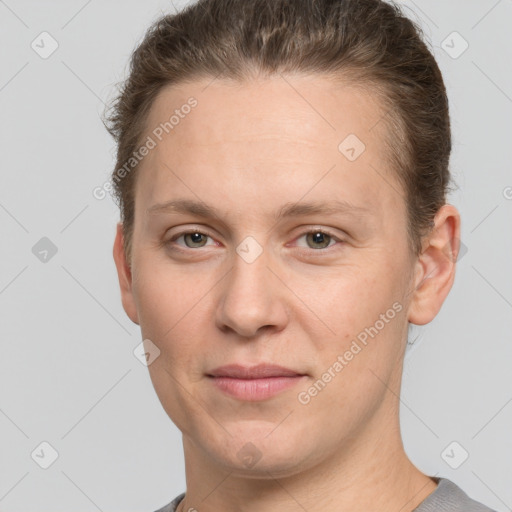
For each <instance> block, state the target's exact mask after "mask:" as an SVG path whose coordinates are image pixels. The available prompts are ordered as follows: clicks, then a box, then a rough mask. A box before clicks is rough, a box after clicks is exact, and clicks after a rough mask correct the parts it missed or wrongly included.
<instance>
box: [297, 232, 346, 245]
mask: <svg viewBox="0 0 512 512" xmlns="http://www.w3.org/2000/svg"><path fill="white" fill-rule="evenodd" d="M302 237H306V244H308V245H307V246H306V247H307V248H309V249H314V250H318V249H325V248H327V247H332V246H333V245H335V243H336V242H342V240H340V239H339V238H337V237H335V236H334V235H333V234H331V233H329V232H327V231H324V230H321V229H314V230H311V231H307V232H306V233H304V234H303V235H302V236H300V237H299V238H298V240H300V239H301V238H302ZM330 242H333V243H332V244H331V243H330ZM301 247H304V246H301Z"/></svg>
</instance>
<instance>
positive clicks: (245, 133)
mask: <svg viewBox="0 0 512 512" xmlns="http://www.w3.org/2000/svg"><path fill="white" fill-rule="evenodd" d="M191 97H193V98H194V100H190V98H191ZM195 102H197V103H195ZM184 105H195V106H193V107H190V108H188V107H184ZM173 114H174V115H175V117H174V118H173V120H172V121H171V123H170V124H167V125H166V129H163V128H162V127H163V126H164V123H165V122H166V121H169V119H170V118H171V116H172V115H173ZM384 114H385V111H384V110H383V108H381V107H380V106H379V104H378V103H377V102H376V101H375V100H374V99H372V97H371V96H369V95H368V93H365V92H363V90H362V89H357V88H350V87H342V86H340V85H338V86H336V85H334V84H333V83H332V82H330V81H328V80H327V79H325V78H320V77H316V78H314V79H312V78H311V77H300V76H295V77H286V78H285V77H278V78H272V79H261V80H259V81H257V82H254V83H250V84H243V85H242V84H237V85H234V84H233V83H229V82H226V81H222V80H213V81H212V80H204V81H197V82H194V83H192V84H188V85H182V86H180V87H174V88H171V87H168V88H166V89H164V90H162V91H161V93H160V95H159V96H158V98H157V99H156V101H155V102H154V104H153V106H152V109H151V112H150V115H149V119H148V121H147V125H146V128H147V132H146V134H145V140H146V141H147V146H148V147H149V150H148V151H147V155H146V156H145V157H144V158H143V160H142V161H141V163H140V167H139V169H138V171H137V172H138V173H139V175H138V178H137V183H136V194H135V224H134V231H133V246H132V251H133V252H132V261H131V265H132V267H131V270H132V273H131V277H130V278H131V279H132V280H131V282H130V287H129V289H128V290H125V291H123V304H124V307H125V310H126V311H127V313H128V315H129V316H130V318H131V319H132V320H133V321H134V322H136V323H138V324H140V327H141V331H142V336H143V338H144V339H146V340H151V343H150V344H148V342H147V341H146V344H147V348H148V351H149V352H150V353H151V352H152V353H153V354H158V357H156V358H155V359H154V361H152V362H151V364H150V365H149V372H150V375H151V379H152V382H153V384H154V387H155V390H156V392H157V394H158V397H159V399H160V401H161V403H162V405H163V407H164V409H165V411H166V412H167V413H168V415H169V417H170V418H171V419H172V421H173V422H174V423H175V424H176V425H177V426H178V428H179V429H180V430H181V431H182V432H183V435H184V440H185V442H186V443H188V444H189V446H194V450H196V451H197V453H201V454H202V456H204V457H206V458H207V459H209V460H210V461H214V462H215V464H218V465H220V466H222V467H224V468H226V469H228V470H229V471H232V472H236V473H239V474H249V473H250V474H252V475H256V474H259V473H261V475H264V474H265V471H271V473H272V474H273V475H274V476H275V475H286V474H293V473H295V472H297V471H301V470H302V469H305V468H307V467H312V466H313V465H314V464H316V463H318V462H319V461H321V460H323V459H325V458H327V457H330V456H331V455H334V454H335V453H340V451H342V450H347V449H349V448H354V447H355V446H356V443H357V441H358V440H361V439H362V438H363V437H364V436H370V435H375V433H376V432H377V430H378V429H381V430H382V429H385V428H387V427H386V425H387V424H385V423H383V422H382V421H380V422H378V423H377V422H376V418H377V417H378V418H380V419H381V420H382V418H383V417H385V415H386V414H387V415H388V416H387V417H388V418H389V414H390V411H391V409H392V407H391V405H390V404H391V403H392V402H394V401H396V396H395V395H394V394H393V393H390V392H389V391H388V387H389V388H391V389H393V390H394V391H395V393H396V392H397V391H398V386H399V383H400V377H401V370H402V366H401V365H402V356H403V351H404V346H405V341H406V334H407V320H408V311H409V307H410V303H411V298H412V296H413V295H412V293H411V292H412V291H413V290H414V288H415V285H416V284H417V279H416V277H417V276H416V274H417V272H416V271H415V268H416V264H415V261H416V260H415V259H414V258H413V257H412V256H411V254H410V252H409V248H408V240H407V231H406V220H407V217H406V208H405V201H404V197H403V192H402V189H401V188H400V185H399V184H398V181H397V180H396V178H395V175H394V173H393V171H392V170H391V169H390V168H389V165H388V163H387V160H386V158H385V147H384V143H383V131H382V130H384V123H383V122H381V121H382V116H383V115H384ZM177 119H179V120H178V121H177ZM147 136H149V137H150V138H151V140H152V141H153V143H154V144H153V143H151V142H150V141H149V139H147ZM152 146H154V147H152ZM171 201H176V202H178V203H176V204H178V206H179V205H181V206H187V205H188V206H191V205H192V203H194V204H196V205H197V208H195V209H194V208H189V211H187V210H186V209H185V208H179V207H176V208H171V207H170V206H169V207H168V208H165V206H163V205H165V204H168V203H169V202H171ZM185 201H186V203H185ZM305 205H311V206H310V207H306V206H305ZM211 212H214V213H213V214H212V213H211ZM188 231H198V232H199V234H195V235H194V234H184V233H185V232H188ZM119 240H120V231H118V241H117V242H118V243H119ZM118 267H119V265H118ZM155 347H156V348H155ZM158 351H159V353H158ZM150 357H151V356H150ZM151 359H152V357H151ZM263 363H265V364H274V365H279V366H282V367H285V368H287V369H289V370H291V371H292V373H294V374H295V375H296V376H294V377H293V376H289V377H287V378H284V377H281V378H280V379H279V378H277V377H272V378H268V379H265V380H260V381H259V382H258V381H257V380H251V381H250V382H248V381H245V382H243V381H242V380H238V379H233V378H231V379H230V378H226V377H225V378H223V379H222V378H219V377H217V378H213V377H212V376H211V375H212V374H213V373H215V370H216V369H218V368H219V367H221V366H224V365H231V364H235V365H240V366H243V367H253V366H256V365H260V364H263ZM221 373H222V372H221ZM297 375H298V376H297ZM280 386H282V387H280ZM395 413H396V414H397V412H396V411H395V410H393V414H395ZM389 424H392V422H389ZM372 432H373V434H371V433H372Z"/></svg>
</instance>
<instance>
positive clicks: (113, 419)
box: [0, 0, 512, 512]
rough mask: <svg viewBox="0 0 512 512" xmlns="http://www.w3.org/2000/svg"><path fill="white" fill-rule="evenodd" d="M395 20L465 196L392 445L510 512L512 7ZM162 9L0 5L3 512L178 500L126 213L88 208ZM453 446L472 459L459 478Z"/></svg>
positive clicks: (502, 4)
mask: <svg viewBox="0 0 512 512" xmlns="http://www.w3.org/2000/svg"><path fill="white" fill-rule="evenodd" d="M403 4H404V5H405V6H406V13H407V14H408V16H410V17H412V18H413V19H416V20H417V21H419V22H420V24H421V25H422V26H423V28H424V30H425V32H426V35H427V38H428V39H429V40H430V41H431V43H432V45H433V48H434V52H435V55H436V58H437V60H438V62H439V64H440V67H441V69H442V72H443V74H444V78H445V81H446V85H447V88H448V93H449V99H450V108H451V116H452V123H453V137H454V151H453V156H452V160H451V169H452V172H453V174H454V176H455V179H456V181H457V183H458V185H459V189H458V190H457V191H456V192H455V193H454V194H452V196H451V197H450V202H451V203H452V204H454V205H456V206H457V207H458V209H459V211H460V212H461V215H462V236H461V238H462V242H463V244H464V245H465V246H466V247H467V253H466V254H464V255H463V256H462V258H461V259H460V260H459V263H458V269H457V275H456V279H455V285H454V287H453V289H452V291H451V294H450V295H449V297H448V299H447V301H446V303H445V305H444V306H443V309H442V311H441V312H440V314H439V315H438V317H437V318H436V319H435V320H434V321H433V322H432V323H431V324H429V325H428V326H425V327H423V328H415V329H413V332H412V334H411V341H413V340H414V339H415V342H414V343H413V344H412V345H411V346H410V348H409V350H408V353H407V358H406V363H405V371H404V381H403V394H402V402H401V423H402V429H403V438H404V444H405V448H406V450H407V452H408V454H409V456H410V457H411V459H412V460H413V462H414V463H415V464H416V465H417V466H418V467H419V468H420V469H422V470H423V471H424V472H426V473H428V474H430V475H438V476H445V477H448V478H450V479H452V480H453V481H454V482H456V483H457V484H459V485H460V486H461V487H462V488H463V489H464V490H465V491H466V492H467V493H468V494H470V495H471V496H472V497H473V498H475V499H477V500H479V501H482V502H484V503H486V504H488V505H489V506H491V507H493V508H495V509H496V510H498V511H506V510H511V507H512V485H511V481H512V462H511V460H512V436H511V432H512V430H511V426H512V403H511V402H512V383H511V376H510V375H511V374H510V362H511V361H512V343H511V341H512V340H511V332H512V271H511V261H512V260H511V257H510V255H511V254H512V229H511V227H512V199H511V198H512V188H510V187H512V172H511V165H510V155H511V152H510V147H511V142H512V141H511V125H512V123H511V119H512V99H511V98H512V76H511V70H510V62H512V44H511V36H510V32H508V29H509V27H510V22H511V20H512V2H511V0H500V1H496V0H482V1H467V0H457V1H451V2H429V1H420V0H415V1H414V2H403ZM181 5H183V2H182V4H181ZM175 6H176V7H180V4H179V3H178V2H175ZM172 10H173V7H172V5H171V4H170V3H169V2H167V1H159V0H148V1H145V2H135V1H133V0H131V1H124V2H121V1H115V2H114V1H102V2H100V1H98V0H92V1H91V0H90V1H88V2H87V1H83V0H73V1H66V2H64V1H63V0H62V1H60V2H58V1H51V2H50V1H47V2H41V1H35V0H32V1H25V0H19V1H15V0H6V1H5V2H4V1H0V45H1V48H2V54H1V67H0V106H1V117H0V119H1V121H0V127H1V128H0V129H1V133H0V140H1V143H2V147H1V156H2V161H1V173H2V174H1V177H2V186H1V188H0V226H1V228H0V229H1V232H0V235H1V243H0V257H1V265H0V321H1V357H0V511H2V512H21V511H24V512H26V511H34V512H46V511H48V512H49V511H52V512H60V511H69V510H75V511H84V512H85V511H96V510H100V511H125V512H131V511H134V512H135V511H140V512H142V511H152V510H155V509H156V508H157V507H160V506H162V505H163V504H165V503H167V502H169V501H170V500H171V499H172V498H173V497H174V496H175V495H177V494H179V493H180V492H182V491H183V490H184V489H185V480H184V464H183V455H182V448H181V436H180V433H179V431H178V430H177V428H176V427H175V426H174V425H173V424H172V422H171V421H170V420H169V418H168V417H167V416H166V414H165V412H164V411H163V409H162V407H161V405H160V403H159V401H158V398H157V396H156V394H155V392H154V390H153V388H152V385H151V381H150V379H149V375H148V373H147V368H146V367H145V366H143V365H142V364H141V363H140V362H139V361H138V360H137V359H136V358H135V356H134V354H133V350H134V348H135V347H136V346H137V345H138V344H139V343H140V341H141V337H140V331H139V328H138V326H136V325H132V324H131V322H130V320H129V319H128V318H127V317H126V315H125V313H124V311H123V309H122V306H121V302H120V295H119V290H118V282H117V275H116V272H115V267H114V262H113V259H112V243H113V239H114V233H115V223H116V221H117V220H118V211H117V209H116V207H115V205H114V203H113V202H112V200H111V198H110V197H109V196H107V198H105V199H103V200H97V199H95V198H94V197H93V195H92V190H93V188H94V187H96V186H101V185H102V184H103V183H104V182H105V181H106V180H107V179H108V175H109V173H110V171H111V170H112V167H113V165H114V144H113V141H112V140H111V139H110V137H109V135H108V134H107V132H106V131H105V130H104V128H103V125H102V123H101V121H100V115H101V113H102V111H103V108H104V104H103V103H104V102H105V101H106V100H107V99H109V98H110V97H111V96H112V94H113V93H114V84H115V83H116V82H117V81H119V80H120V79H121V78H123V77H124V76H125V73H126V71H127V62H128V58H129V56H130V53H131V51H132V50H133V48H134V46H135V44H136V42H137V41H139V40H140V38H141V37H142V35H143V33H144V30H145V29H146V27H147V26H148V25H149V23H150V22H152V21H153V20H154V19H156V18H157V17H158V16H159V15H160V14H162V13H164V12H170V11H172ZM43 31H47V32H49V33H50V34H51V36H52V37H53V38H54V39H55V40H56V41H57V42H58V45H59V46H58V49H57V50H56V51H55V52H54V53H53V54H52V55H51V56H49V57H48V58H46V59H43V58H41V57H40V56H39V54H38V53H36V52H35V51H34V50H33V49H32V47H31V43H32V41H34V40H36V42H37V41H38V39H37V37H38V36H39V34H40V33H41V32H43ZM453 31H456V32H458V33H459V34H460V35H461V36H462V37H463V38H464V40H466V41H467V43H468V44H469V47H468V48H467V50H466V51H465V52H464V53H462V54H461V55H460V56H458V58H452V57H451V56H450V55H449V54H448V53H447V51H445V49H443V44H444V45H445V46H444V47H445V48H447V47H446V44H448V45H449V46H451V47H452V48H451V49H449V51H451V52H452V54H453V53H454V52H458V51H459V50H460V49H461V48H462V46H461V44H462V41H461V40H460V39H457V37H458V36H455V39H454V36H453V35H452V36H450V34H452V32H453ZM447 37H448V39H447ZM443 41H445V43H443ZM46 48H48V45H46ZM448 48H449V47H448ZM507 187H508V188H507ZM43 237H47V238H48V239H50V240H51V242H52V243H53V244H54V245H55V246H56V248H57V253H56V254H55V255H53V257H52V253H51V252H50V253H48V256H47V261H46V262H43V261H40V259H39V258H38V257H36V254H37V250H36V249H38V250H42V249H41V247H40V246H38V245H36V244H38V242H39V241H40V239H41V238H43ZM39 243H40V244H43V245H44V244H45V243H47V242H44V241H43V242H39ZM34 246H36V249H34V252H36V254H34V252H33V247H34ZM43 249H44V247H43ZM39 256H40V257H42V256H41V255H39ZM43 441H46V442H48V443H50V445H51V446H53V447H54V449H55V450H56V451H57V452H58V458H57V460H56V461H55V462H54V463H53V464H52V465H51V466H50V467H49V468H48V469H42V468H41V467H40V466H39V465H38V464H37V463H36V461H35V460H37V457H35V456H34V458H32V457H31V454H32V453H33V452H34V450H36V453H39V455H40V459H39V460H43V459H44V457H48V454H49V451H48V450H47V449H46V451H45V450H44V446H43V451H41V447H40V443H41V442H43ZM453 441H456V442H457V443H459V445H460V447H462V449H464V450H466V451H467V452H468V453H469V457H468V459H467V460H466V461H465V462H464V463H462V464H461V465H460V466H459V467H458V468H457V469H452V468H451V467H450V465H449V464H448V463H447V460H449V461H450V462H451V463H452V465H453V464H454V462H453V461H456V462H457V461H459V462H460V458H461V454H462V453H463V452H462V451H461V450H462V449H461V448H460V447H459V445H457V446H455V448H454V450H453V451H451V449H452V448H453V445H452V446H451V447H449V448H448V449H447V450H446V448H447V447H448V446H449V445H450V443H452V442H453ZM37 450H39V452H38V451H37ZM442 454H444V456H443V455H442ZM447 454H448V455H447Z"/></svg>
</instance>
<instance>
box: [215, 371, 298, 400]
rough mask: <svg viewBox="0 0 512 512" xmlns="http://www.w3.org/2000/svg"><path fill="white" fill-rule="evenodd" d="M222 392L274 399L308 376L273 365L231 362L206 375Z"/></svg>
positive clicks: (241, 397)
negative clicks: (243, 364) (247, 364)
mask: <svg viewBox="0 0 512 512" xmlns="http://www.w3.org/2000/svg"><path fill="white" fill-rule="evenodd" d="M207 376H208V378H209V379H210V380H211V381H212V382H213V384H214V385H215V387H216V388H217V389H219V390H220V391H223V392H224V393H226V394H228V395H230V396H232V397H234V398H238V399H240V400H245V401H258V400H265V399H268V398H271V397H273V396H275V395H277V394H278V393H280V392H282V391H284V390H286V389H289V388H291V387H293V386H295V385H296V384H298V383H299V382H300V381H302V380H303V379H305V377H306V375H305V374H303V373H300V372H297V371H295V370H291V369H290V368H285V367H283V366H278V365H274V364H259V365H257V366H250V367H249V366H242V365H238V364H230V365H226V366H221V367H219V368H216V369H215V370H213V371H211V372H210V373H208V374H207Z"/></svg>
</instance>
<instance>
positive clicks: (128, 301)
mask: <svg viewBox="0 0 512 512" xmlns="http://www.w3.org/2000/svg"><path fill="white" fill-rule="evenodd" d="M113 254H114V261H115V263H116V268H117V275H118V277H119V287H120V288H121V300H122V303H123V308H124V310H125V312H126V314H127V315H128V317H129V318H130V320H131V321H132V322H134V323H136V324H137V325H138V324H139V315H138V313H137V307H136V304H135V299H134V296H133V291H132V272H131V269H130V265H129V263H128V261H127V260H126V254H125V252H124V240H123V225H122V223H120V222H118V224H117V232H116V239H115V241H114V251H113Z"/></svg>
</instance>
